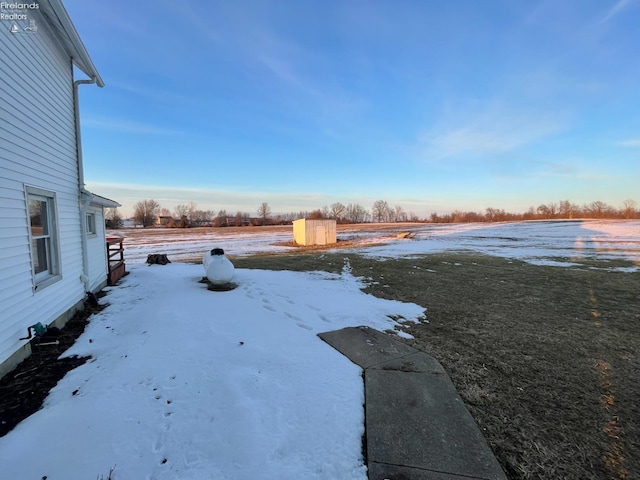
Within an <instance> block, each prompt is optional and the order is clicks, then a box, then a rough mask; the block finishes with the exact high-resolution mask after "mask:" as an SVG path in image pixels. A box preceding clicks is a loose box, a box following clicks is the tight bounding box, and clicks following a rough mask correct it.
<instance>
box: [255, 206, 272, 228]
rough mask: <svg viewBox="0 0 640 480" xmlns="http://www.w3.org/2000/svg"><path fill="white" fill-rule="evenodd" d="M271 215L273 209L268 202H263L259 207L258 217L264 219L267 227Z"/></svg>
mask: <svg viewBox="0 0 640 480" xmlns="http://www.w3.org/2000/svg"><path fill="white" fill-rule="evenodd" d="M269 215H271V207H269V204H268V203H267V202H262V204H260V206H259V207H258V216H259V217H260V218H261V219H262V224H263V225H266V223H267V220H268V219H269Z"/></svg>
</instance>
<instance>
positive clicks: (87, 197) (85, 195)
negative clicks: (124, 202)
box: [73, 77, 96, 292]
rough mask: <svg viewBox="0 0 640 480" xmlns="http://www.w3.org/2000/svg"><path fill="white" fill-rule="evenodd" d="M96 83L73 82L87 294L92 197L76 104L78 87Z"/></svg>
mask: <svg viewBox="0 0 640 480" xmlns="http://www.w3.org/2000/svg"><path fill="white" fill-rule="evenodd" d="M93 83H96V77H91V79H90V80H76V81H75V82H73V115H74V120H75V124H76V155H77V158H78V186H79V187H80V197H79V198H78V202H79V203H80V232H81V234H80V237H81V243H82V275H80V281H81V282H82V283H83V284H84V291H85V292H89V291H90V290H89V288H90V285H89V250H88V247H87V210H88V209H89V204H90V203H91V200H92V199H93V195H92V194H91V193H90V192H88V191H87V190H85V188H84V166H83V164H82V136H81V135H80V106H79V104H78V86H79V85H90V84H93Z"/></svg>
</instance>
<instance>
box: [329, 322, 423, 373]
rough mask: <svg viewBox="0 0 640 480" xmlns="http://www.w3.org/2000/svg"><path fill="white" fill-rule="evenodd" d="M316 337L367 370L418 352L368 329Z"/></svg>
mask: <svg viewBox="0 0 640 480" xmlns="http://www.w3.org/2000/svg"><path fill="white" fill-rule="evenodd" d="M318 336H319V337H320V338H321V339H322V340H324V341H325V342H327V343H328V344H329V345H331V346H332V347H333V348H335V349H336V350H338V351H339V352H340V353H342V354H343V355H344V356H345V357H347V358H348V359H349V360H351V361H352V362H353V363H355V364H356V365H359V366H360V367H362V368H369V367H372V366H374V365H377V364H380V363H384V362H387V361H389V360H394V359H397V358H399V357H403V356H405V355H409V354H411V353H417V352H418V350H416V349H415V348H412V347H410V346H409V345H406V344H404V343H402V342H400V341H398V340H396V339H394V338H391V337H390V336H389V335H385V334H384V333H382V332H379V331H377V330H374V329H373V328H369V327H347V328H343V329H341V330H335V331H332V332H325V333H320V334H318Z"/></svg>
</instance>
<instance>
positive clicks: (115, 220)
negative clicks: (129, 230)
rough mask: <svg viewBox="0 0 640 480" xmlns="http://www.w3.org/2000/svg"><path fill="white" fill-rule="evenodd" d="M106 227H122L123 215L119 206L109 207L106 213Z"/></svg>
mask: <svg viewBox="0 0 640 480" xmlns="http://www.w3.org/2000/svg"><path fill="white" fill-rule="evenodd" d="M104 218H105V222H104V223H105V227H106V228H121V227H122V217H121V216H120V213H119V212H118V209H117V208H108V209H107V211H106V213H105V215H104Z"/></svg>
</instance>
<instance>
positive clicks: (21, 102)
mask: <svg viewBox="0 0 640 480" xmlns="http://www.w3.org/2000/svg"><path fill="white" fill-rule="evenodd" d="M36 5H38V8H36V9H30V10H29V9H27V10H10V8H12V7H13V8H18V7H23V8H27V4H20V3H18V4H14V3H9V2H3V3H2V7H0V8H1V12H2V13H3V14H9V15H11V14H17V15H15V16H14V18H18V19H22V18H26V20H24V21H22V23H24V24H25V25H27V27H26V28H23V25H22V23H21V22H20V21H16V22H15V25H16V28H14V27H13V26H9V25H8V26H7V28H4V27H5V25H4V22H3V25H2V28H1V29H0V46H1V50H2V51H3V52H4V55H3V59H2V61H1V62H0V91H2V95H1V96H0V138H1V139H2V142H1V143H0V245H1V248H0V272H1V274H0V377H1V376H3V375H4V374H5V373H7V372H8V371H10V370H11V369H13V367H14V366H15V365H16V364H17V363H18V362H20V361H21V360H22V359H23V358H25V357H26V356H28V355H29V354H30V345H29V343H28V341H27V340H23V339H21V338H23V337H25V336H27V333H28V328H29V326H31V325H34V324H36V323H38V322H39V323H42V324H43V325H50V324H52V323H55V324H56V325H57V326H61V325H63V324H64V323H65V322H66V321H67V320H68V319H69V318H70V317H71V316H72V315H73V313H74V312H75V311H76V310H77V309H79V308H81V307H82V306H83V301H84V299H85V296H86V292H95V291H97V290H99V289H100V288H102V286H104V285H105V283H106V280H107V253H106V246H105V231H104V208H105V207H117V206H119V204H118V203H117V202H114V201H113V200H109V199H107V198H104V197H100V196H98V195H94V194H92V193H91V192H89V191H87V190H86V189H85V188H84V172H83V164H82V149H81V143H80V127H79V114H78V87H79V85H81V84H83V83H93V84H96V85H98V86H99V87H102V86H103V85H104V84H103V82H102V79H101V78H100V75H99V74H98V72H97V71H96V69H95V67H94V65H93V63H92V61H91V58H90V57H89V55H88V53H87V51H86V50H85V47H84V45H83V44H82V41H81V40H80V37H79V36H78V33H77V32H76V29H75V27H74V26H73V24H72V22H71V20H70V18H69V16H68V14H67V12H66V10H65V9H64V6H63V5H62V3H61V2H60V0H40V1H39V2H37V4H36ZM9 27H11V28H9ZM74 68H77V69H78V70H79V71H81V72H83V73H84V74H86V75H87V76H88V77H89V78H90V80H75V81H74Z"/></svg>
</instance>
